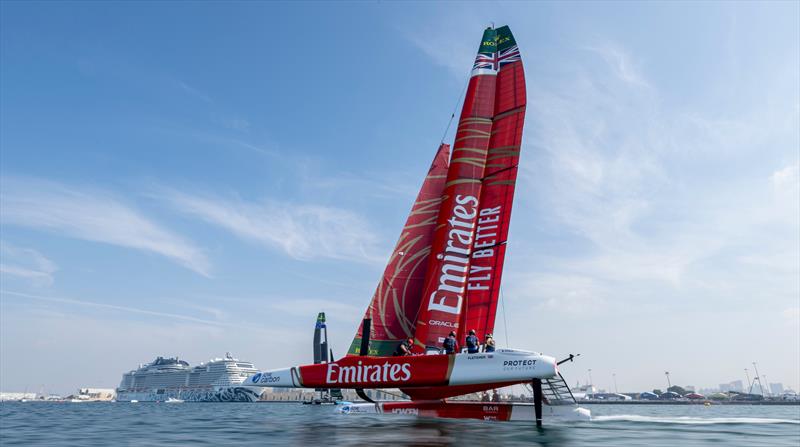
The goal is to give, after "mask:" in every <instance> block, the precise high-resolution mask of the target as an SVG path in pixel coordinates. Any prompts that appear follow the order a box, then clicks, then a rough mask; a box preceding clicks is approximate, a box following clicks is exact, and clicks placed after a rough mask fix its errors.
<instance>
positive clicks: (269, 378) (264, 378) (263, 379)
mask: <svg viewBox="0 0 800 447" xmlns="http://www.w3.org/2000/svg"><path fill="white" fill-rule="evenodd" d="M250 381H251V382H253V383H275V382H280V381H281V378H280V377H279V376H273V375H272V373H257V374H256V375H254V376H253V378H252V379H250Z"/></svg>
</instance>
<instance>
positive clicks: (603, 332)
mask: <svg viewBox="0 0 800 447" xmlns="http://www.w3.org/2000/svg"><path fill="white" fill-rule="evenodd" d="M799 5H800V4H798V3H797V2H774V3H769V2H760V3H747V2H727V3H726V2H709V3H702V2H698V3H691V4H690V3H682V2H659V3H655V2H648V3H644V2H641V3H630V2H623V3H600V2H590V3H586V2H578V3H569V2H559V3H545V2H535V3H517V2H515V3H477V2H470V3H463V4H457V3H438V4H429V3H427V2H418V3H409V2H402V3H391V2H373V3H370V2H363V3H333V2H328V3H322V2H320V3H300V2H294V3H277V2H270V3H266V2H264V3H257V2H238V3H236V2H226V3H215V2H193V3H192V2H175V3H152V2H138V3H137V2H112V3H96V2H88V3H76V2H42V3H38V2H2V3H0V389H2V390H3V391H24V390H28V391H45V392H55V393H70V392H74V391H75V390H76V389H77V388H78V387H86V386H91V387H115V386H116V385H118V383H119V380H120V379H121V376H122V373H123V372H125V371H128V370H130V369H133V368H136V367H137V365H139V364H140V363H146V362H148V361H152V360H153V359H154V358H155V357H156V356H176V355H177V356H180V357H181V358H183V359H186V360H187V361H189V362H191V363H197V362H201V361H207V360H208V359H209V358H212V357H221V356H223V355H224V354H225V352H226V351H230V352H231V353H233V354H234V355H235V356H237V357H239V358H241V359H243V360H249V361H253V362H254V363H255V364H256V366H257V367H258V368H261V369H271V368H279V367H285V366H292V365H297V364H302V363H307V362H310V360H311V346H312V345H311V342H312V335H313V334H312V331H313V324H314V320H315V317H316V313H317V312H319V311H325V312H326V313H327V316H328V319H329V333H330V337H331V344H332V348H333V350H334V354H335V355H337V356H338V355H341V354H343V353H344V352H345V351H346V349H347V347H348V346H349V343H350V340H351V339H352V337H353V335H354V332H355V330H356V327H357V325H358V323H359V320H360V318H361V317H362V315H363V312H364V309H365V308H366V306H367V304H368V302H369V300H370V298H371V296H372V293H373V291H374V288H375V286H376V285H377V281H378V279H379V278H380V276H381V273H382V271H383V267H384V265H385V262H386V260H387V259H388V255H389V253H390V251H391V250H392V246H393V245H394V242H395V240H396V238H397V235H398V234H399V231H400V229H401V227H402V225H403V222H404V221H405V218H406V215H407V213H408V210H409V209H410V206H411V203H412V202H413V200H414V197H415V195H416V192H417V189H418V188H419V185H420V184H421V182H422V178H423V177H424V175H425V173H426V171H427V168H428V165H429V163H430V160H431V159H432V157H433V155H434V153H435V150H436V148H437V146H438V143H439V141H440V140H441V138H442V135H443V133H444V132H445V129H446V127H447V123H448V120H449V118H450V114H451V113H453V111H454V106H455V107H456V108H457V107H459V105H458V101H459V96H460V94H461V92H462V90H463V88H464V85H465V82H466V81H467V78H468V75H469V70H470V68H471V66H472V62H473V59H474V54H475V51H476V50H477V46H478V43H479V41H480V37H481V34H482V30H483V29H484V28H485V27H486V26H488V25H490V24H492V23H494V24H496V25H497V26H500V25H503V24H508V25H509V26H510V27H511V29H512V31H513V32H514V34H515V37H516V39H517V42H518V44H519V46H520V49H521V52H522V57H523V61H524V63H525V70H526V78H527V87H528V109H527V115H526V126H525V133H524V141H523V149H522V155H521V171H520V177H519V181H518V183H517V190H516V198H515V208H514V212H513V223H512V225H511V233H510V238H509V248H508V254H507V259H506V267H505V274H504V279H503V289H502V297H503V300H502V305H501V309H500V311H499V312H498V316H497V326H496V328H495V335H496V337H497V340H498V344H499V345H500V346H511V347H516V348H520V349H530V350H535V351H542V352H545V353H547V354H549V355H553V356H555V357H559V358H561V357H566V356H567V355H568V354H569V353H580V354H581V356H580V357H579V358H578V359H577V361H576V362H575V363H573V364H567V365H564V366H563V367H562V372H563V373H564V375H565V377H566V378H567V380H568V381H569V382H570V384H572V383H575V382H577V381H580V382H581V383H585V382H586V381H587V380H588V379H589V370H590V369H591V376H592V379H593V381H594V382H595V384H596V385H598V386H600V387H603V388H607V389H612V388H613V384H612V378H613V377H614V376H616V379H617V382H618V388H619V391H642V390H648V389H653V388H664V387H665V386H666V381H665V376H664V372H665V371H669V372H670V379H671V381H672V383H673V384H680V385H694V386H696V387H713V386H716V385H717V384H719V383H726V382H730V381H733V380H743V381H744V380H745V368H749V374H750V377H751V378H752V377H753V376H754V373H753V366H752V363H753V362H758V363H757V364H758V369H759V372H760V373H761V374H762V375H764V376H766V378H765V382H782V383H783V384H784V385H785V386H791V387H793V388H794V389H795V390H797V389H800V366H798V365H800V174H799V173H798V170H799V164H800V68H799V67H800V6H799ZM447 139H448V140H452V131H451V132H450V133H449V134H448V136H447Z"/></svg>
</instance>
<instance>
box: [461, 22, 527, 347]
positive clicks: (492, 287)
mask: <svg viewBox="0 0 800 447" xmlns="http://www.w3.org/2000/svg"><path fill="white" fill-rule="evenodd" d="M497 61H498V65H499V71H498V73H497V86H496V94H495V107H494V117H493V119H492V136H491V139H490V140H489V152H488V155H487V158H486V169H485V174H484V178H483V187H482V189H481V198H480V212H479V215H478V224H477V228H476V231H475V243H474V244H473V251H472V259H471V260H470V271H469V280H468V282H467V300H466V301H467V304H466V314H465V320H464V325H463V326H462V328H461V329H462V331H468V330H471V329H475V331H476V332H477V335H478V337H480V338H481V339H482V338H483V336H484V335H485V334H487V333H491V332H493V331H494V322H495V314H496V312H497V302H498V296H499V293H500V279H501V277H502V273H503V262H504V258H505V252H506V241H507V238H508V228H509V224H510V222H511V205H512V202H513V200H514V187H515V186H516V180H517V170H518V169H517V166H518V164H519V154H520V145H521V143H522V127H523V124H524V121H525V105H526V93H525V73H524V71H523V67H522V59H521V57H520V53H519V48H518V47H517V43H516V41H515V40H514V36H513V35H512V34H511V30H510V29H509V28H508V27H507V26H503V27H501V28H497Z"/></svg>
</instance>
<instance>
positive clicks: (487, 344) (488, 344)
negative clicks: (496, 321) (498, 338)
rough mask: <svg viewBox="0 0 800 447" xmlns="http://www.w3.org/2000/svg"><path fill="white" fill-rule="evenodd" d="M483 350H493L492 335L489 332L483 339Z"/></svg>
mask: <svg viewBox="0 0 800 447" xmlns="http://www.w3.org/2000/svg"><path fill="white" fill-rule="evenodd" d="M483 352H494V337H492V334H491V333H488V334H486V338H484V339H483Z"/></svg>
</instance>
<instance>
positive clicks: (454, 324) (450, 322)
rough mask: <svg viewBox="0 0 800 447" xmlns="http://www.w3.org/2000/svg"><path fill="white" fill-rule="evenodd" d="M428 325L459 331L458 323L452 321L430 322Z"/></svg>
mask: <svg viewBox="0 0 800 447" xmlns="http://www.w3.org/2000/svg"><path fill="white" fill-rule="evenodd" d="M428 324H430V325H431V326H447V327H451V328H456V329H458V323H453V322H452V321H439V320H428Z"/></svg>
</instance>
